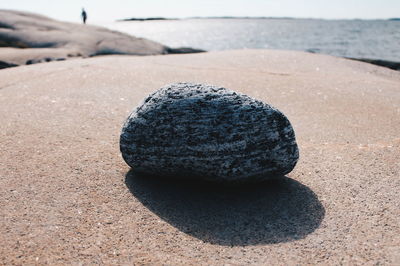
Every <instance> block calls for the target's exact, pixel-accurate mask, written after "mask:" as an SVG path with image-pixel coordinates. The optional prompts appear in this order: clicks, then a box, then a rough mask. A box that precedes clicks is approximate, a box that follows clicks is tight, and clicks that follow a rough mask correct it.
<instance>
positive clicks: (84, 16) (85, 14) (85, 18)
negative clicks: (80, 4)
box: [81, 8, 87, 24]
mask: <svg viewBox="0 0 400 266" xmlns="http://www.w3.org/2000/svg"><path fill="white" fill-rule="evenodd" d="M81 16H82V21H83V24H86V20H87V13H86V11H85V9H84V8H82V13H81Z"/></svg>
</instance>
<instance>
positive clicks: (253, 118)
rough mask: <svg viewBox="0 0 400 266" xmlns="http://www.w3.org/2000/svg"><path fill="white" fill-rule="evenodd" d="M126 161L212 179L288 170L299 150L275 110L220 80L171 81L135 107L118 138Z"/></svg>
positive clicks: (256, 177)
mask: <svg viewBox="0 0 400 266" xmlns="http://www.w3.org/2000/svg"><path fill="white" fill-rule="evenodd" d="M120 149H121V153H122V157H123V158H124V160H125V161H126V163H127V164H128V165H129V166H131V167H132V168H133V169H134V170H135V171H137V172H142V173H146V174H151V175H157V176H162V177H171V178H184V179H205V180H212V181H227V182H236V181H245V182H246V181H261V180H266V179H270V178H276V177H280V176H284V175H286V174H287V173H289V172H290V171H292V170H293V168H294V167H295V165H296V163H297V161H298V158H299V150H298V147H297V143H296V139H295V134H294V130H293V128H292V126H291V124H290V122H289V120H288V119H287V118H286V116H285V115H284V114H283V113H282V112H280V111H279V110H277V109H276V108H274V107H272V106H270V105H268V104H266V103H263V102H261V101H259V100H256V99H253V98H251V97H249V96H246V95H243V94H240V93H237V92H234V91H232V90H229V89H225V88H222V87H218V86H212V85H205V84H194V83H175V84H171V85H167V86H165V87H163V88H161V89H159V90H157V91H156V92H154V93H153V94H151V95H150V96H149V97H147V98H146V99H145V100H144V102H143V103H142V104H141V105H140V106H138V107H137V108H136V109H135V110H134V111H133V112H132V113H131V114H130V116H129V117H128V119H127V120H126V122H125V124H124V126H123V128H122V133H121V136H120Z"/></svg>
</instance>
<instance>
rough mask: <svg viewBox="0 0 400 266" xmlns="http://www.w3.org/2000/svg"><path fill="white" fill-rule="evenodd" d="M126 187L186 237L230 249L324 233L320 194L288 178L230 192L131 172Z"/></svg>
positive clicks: (226, 188)
mask: <svg viewBox="0 0 400 266" xmlns="http://www.w3.org/2000/svg"><path fill="white" fill-rule="evenodd" d="M125 183H126V185H127V187H128V188H129V190H130V191H131V193H132V194H133V195H134V196H135V197H136V198H137V199H138V200H139V201H140V202H141V203H142V204H143V205H144V206H146V207H147V208H148V209H149V210H150V211H152V212H154V213H155V214H156V215H158V216H159V217H160V218H161V219H163V220H165V221H166V222H168V223H169V224H171V225H172V226H174V227H176V228H177V229H179V230H180V231H182V232H184V233H186V234H189V235H191V236H194V237H196V238H198V239H200V240H203V241H205V242H209V243H212V244H218V245H224V246H247V245H258V244H274V243H281V242H289V241H294V240H298V239H302V238H304V237H306V236H307V235H308V234H310V233H312V232H313V231H314V230H315V229H317V228H318V227H319V225H320V224H321V222H322V220H323V218H324V215H325V209H324V207H323V206H322V204H321V202H320V201H319V200H318V197H317V196H316V195H315V193H314V192H312V191H311V190H310V189H309V188H308V187H306V186H305V185H302V184H301V183H299V182H297V181H295V180H293V179H290V178H288V177H281V178H278V179H275V180H271V181H268V182H264V183H258V184H246V185H244V184H242V185H236V186H226V185H225V186H224V185H222V184H215V183H209V182H199V181H183V180H170V179H163V178H160V177H154V176H148V175H144V174H139V173H136V172H135V171H133V170H131V171H129V172H128V173H127V174H126V178H125Z"/></svg>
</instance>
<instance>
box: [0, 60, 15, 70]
mask: <svg viewBox="0 0 400 266" xmlns="http://www.w3.org/2000/svg"><path fill="white" fill-rule="evenodd" d="M16 66H17V65H16V64H12V63H8V62H4V61H0V69H3V68H9V67H16Z"/></svg>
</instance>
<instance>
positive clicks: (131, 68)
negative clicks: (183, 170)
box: [0, 50, 400, 265]
mask: <svg viewBox="0 0 400 266" xmlns="http://www.w3.org/2000/svg"><path fill="white" fill-rule="evenodd" d="M178 81H193V82H206V83H211V84H216V85H221V86H225V87H227V88H230V89H234V90H237V91H240V92H243V93H246V94H248V95H250V96H253V97H256V98H259V99H262V100H264V101H266V102H268V103H270V104H272V105H274V106H276V107H278V108H279V109H280V110H281V111H283V112H284V113H285V114H286V115H287V117H288V118H289V119H290V121H291V123H292V125H293V127H294V129H295V132H296V135H297V140H298V144H299V147H300V161H299V163H298V165H297V167H296V168H295V170H294V171H293V172H292V173H290V174H289V175H288V177H287V178H285V179H283V180H281V181H278V182H273V183H268V184H264V185H259V186H257V187H240V188H219V187H210V186H206V185H204V184H200V185H190V184H181V183H177V182H163V181H159V180H154V179H149V178H146V177H140V176H136V175H135V174H134V173H132V172H129V167H128V166H127V165H126V164H125V163H124V162H123V160H122V158H121V156H120V152H119V146H118V141H119V133H120V130H121V127H122V123H123V121H124V120H125V119H126V117H127V116H128V114H129V112H130V111H131V109H132V108H133V107H135V106H136V105H137V104H138V103H139V102H140V101H141V100H142V99H143V98H144V97H145V96H146V95H147V94H149V93H150V92H152V91H153V90H155V89H157V88H159V87H161V86H163V85H165V84H166V83H172V82H178ZM0 121H1V123H0V149H1V151H0V162H1V163H0V201H1V207H0V242H1V243H2V245H0V264H35V263H37V264H80V263H83V264H86V263H87V264H96V263H98V264H131V263H134V262H136V263H151V264H162V263H164V264H171V265H175V264H215V265H217V264H218V265H219V264H224V263H225V264H234V265H235V264H270V263H273V264H280V265H284V264H316V263H321V264H345V265H346V264H352V265H353V264H358V265H364V264H367V265H372V264H384V265H398V264H399V263H400V228H399V224H400V220H399V219H400V218H399V217H400V211H399V210H400V208H399V207H400V206H399V203H400V198H399V196H398V193H399V189H400V178H399V173H400V135H399V132H400V73H399V72H395V71H391V70H388V69H385V68H380V67H375V66H372V65H369V64H364V63H360V62H355V61H349V60H345V59H339V58H334V57H330V56H323V55H314V54H306V53H301V52H283V51H267V50H245V51H231V52H215V53H206V54H192V55H168V56H151V57H129V56H109V57H99V58H92V59H77V60H71V61H64V62H52V63H45V64H40V65H33V66H22V67H17V68H9V69H4V70H1V71H0Z"/></svg>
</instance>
